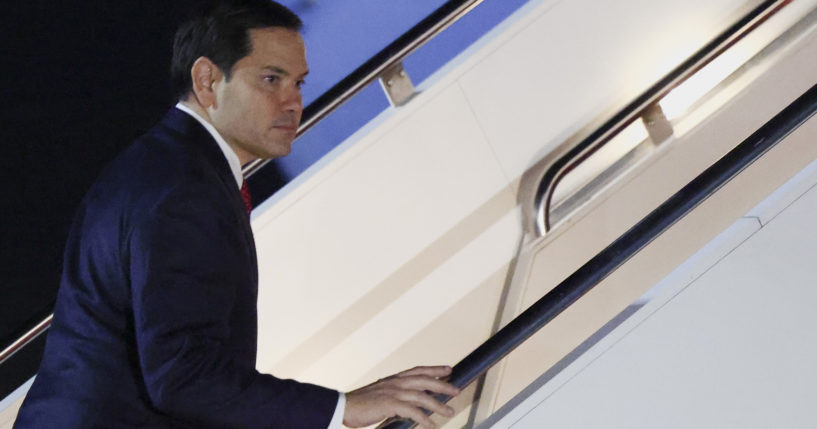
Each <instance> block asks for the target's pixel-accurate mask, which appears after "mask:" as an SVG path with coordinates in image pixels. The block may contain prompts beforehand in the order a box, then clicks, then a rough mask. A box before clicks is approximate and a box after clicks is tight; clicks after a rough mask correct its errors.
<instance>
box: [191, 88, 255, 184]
mask: <svg viewBox="0 0 817 429" xmlns="http://www.w3.org/2000/svg"><path fill="white" fill-rule="evenodd" d="M176 108H177V109H179V110H181V111H182V112H185V113H187V114H188V115H190V116H192V117H193V118H194V119H195V120H197V121H199V123H201V125H202V126H203V127H204V128H205V129H206V130H207V132H209V133H210V135H211V136H213V139H214V140H215V141H216V143H218V147H219V148H220V149H221V151H222V152H223V153H224V157H225V158H227V164H229V165H230V171H232V172H233V176H234V177H235V182H236V184H237V185H238V187H239V188H241V184H242V183H243V182H244V174H243V173H242V172H241V161H239V159H238V155H236V154H235V152H234V151H233V149H232V148H231V147H230V145H229V144H227V141H226V140H224V137H221V134H219V133H218V131H216V127H214V126H213V124H211V123H209V122H207V120H206V119H204V118H202V117H201V116H199V114H198V113H196V112H195V111H193V109H191V108H189V107H187V106H185V105H184V104H182V103H181V102H179V103H177V104H176Z"/></svg>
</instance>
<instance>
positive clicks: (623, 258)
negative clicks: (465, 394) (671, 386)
mask: <svg viewBox="0 0 817 429" xmlns="http://www.w3.org/2000/svg"><path fill="white" fill-rule="evenodd" d="M815 113H817V85H814V86H812V87H811V88H810V89H809V90H808V91H806V92H805V93H804V94H803V95H801V96H800V97H799V98H797V100H795V101H794V102H792V103H791V104H790V105H788V106H787V107H786V108H785V109H783V110H782V111H781V112H780V113H778V114H777V115H775V117H774V118H772V119H771V120H769V121H768V122H767V123H765V124H764V125H763V126H762V127H761V128H760V129H758V130H757V131H755V132H754V133H752V135H751V136H749V137H748V138H747V139H746V140H744V141H743V142H741V143H740V144H738V145H737V146H736V147H735V148H734V149H732V150H731V151H730V152H729V153H727V154H726V155H724V156H723V157H722V158H721V159H720V160H718V161H717V162H716V163H715V164H713V165H712V166H710V167H709V168H707V169H706V170H705V171H704V172H703V173H701V174H700V175H699V176H698V177H696V178H695V179H693V180H692V181H691V182H689V183H688V184H687V185H686V186H684V187H683V188H682V189H681V190H680V191H678V192H677V193H675V194H674V195H673V196H671V197H670V198H669V199H667V200H666V201H664V203H663V204H661V205H660V206H658V208H656V209H655V210H653V211H652V212H651V213H650V214H648V215H647V216H646V217H644V218H643V219H642V220H641V221H639V222H638V223H637V224H636V225H635V226H633V227H632V228H630V229H629V230H628V231H627V232H625V233H624V234H623V235H621V236H620V237H619V238H617V239H616V240H615V241H614V242H613V243H612V244H610V245H609V246H607V247H606V248H605V249H604V250H602V251H601V252H599V253H598V254H596V256H594V257H593V258H592V259H590V260H589V261H587V262H586V263H585V264H584V265H582V266H581V267H580V268H579V269H578V270H576V271H575V272H574V273H573V274H571V275H570V276H569V277H567V278H566V279H565V280H564V281H562V282H561V283H559V284H558V285H557V286H556V287H555V288H553V290H551V291H550V292H548V293H547V294H546V295H545V296H543V297H542V298H540V299H539V300H538V301H536V302H535V303H534V304H533V305H531V306H530V307H529V308H528V309H527V310H525V311H524V312H523V313H522V314H520V315H519V316H517V317H516V318H515V319H513V320H512V321H511V322H510V323H508V324H507V325H506V326H505V327H503V328H502V329H501V330H499V332H497V333H496V334H494V335H493V336H492V337H491V338H489V339H488V340H487V341H486V342H484V343H483V344H482V345H481V346H479V347H478V348H477V349H476V350H474V351H473V352H471V353H470V354H469V355H468V356H466V357H465V358H464V359H463V360H461V361H460V362H459V363H458V364H456V365H455V366H454V368H453V371H452V373H451V376H450V377H449V380H448V381H449V382H450V383H451V384H453V385H454V386H457V387H459V388H464V387H466V386H468V385H469V384H471V383H472V382H474V381H475V380H476V379H477V378H478V377H480V376H481V375H483V374H484V373H485V372H486V371H488V369H490V368H491V367H492V366H494V365H495V364H496V363H498V362H499V361H500V360H501V359H502V358H504V357H505V356H507V355H508V354H509V353H510V352H511V351H513V350H514V349H515V348H516V347H517V346H519V345H521V344H522V343H523V342H524V341H525V340H527V339H528V338H530V336H531V335H533V334H534V333H536V332H537V331H538V330H539V329H541V328H542V327H544V326H545V325H546V324H547V323H548V322H550V321H551V320H553V319H554V318H555V317H556V316H558V315H559V314H560V313H561V312H562V311H564V310H566V309H567V308H569V307H570V306H571V305H573V304H574V303H575V302H576V301H577V300H578V299H579V298H581V297H582V296H584V295H585V294H586V293H587V292H589V291H590V290H591V289H593V288H594V287H595V286H596V285H598V284H599V283H601V281H602V280H604V279H605V278H606V277H607V276H608V275H610V274H611V273H612V272H613V271H615V270H616V269H618V268H619V267H620V266H621V265H622V264H624V263H625V262H627V261H628V260H629V259H630V258H631V257H632V256H634V255H635V254H636V253H638V252H639V251H640V250H641V249H643V248H644V247H646V246H647V245H648V244H649V243H651V242H652V241H653V240H654V239H655V238H656V237H658V236H659V235H661V234H662V233H663V232H664V231H666V230H667V229H669V227H671V226H672V225H674V224H675V223H676V222H677V221H678V220H680V219H681V218H682V217H684V216H685V215H686V214H688V213H689V212H690V211H692V210H693V209H694V208H695V207H697V206H698V205H699V204H700V203H702V202H703V201H704V200H706V199H707V198H708V197H709V196H711V195H712V194H713V193H715V191H717V190H718V189H720V188H721V187H722V186H723V185H724V184H726V183H727V182H728V181H730V180H731V179H732V178H734V177H735V176H737V175H738V174H739V173H740V172H741V171H743V170H744V169H745V168H746V167H748V166H749V165H750V164H752V163H753V162H754V161H756V160H757V159H758V158H760V157H761V156H763V154H765V153H766V152H767V151H768V150H769V149H771V148H772V147H774V146H775V145H777V143H779V142H780V141H782V140H783V139H784V138H785V137H786V136H788V135H789V134H790V133H791V132H792V131H794V130H795V129H796V128H797V127H799V126H800V125H801V124H803V123H804V122H805V121H807V120H808V119H809V118H811V117H812V116H813V115H814V114H815ZM438 399H440V400H441V401H443V402H447V401H448V400H449V399H450V398H448V397H447V396H438ZM412 427H414V423H412V422H410V421H406V420H399V421H391V422H389V423H387V424H385V425H383V426H381V429H409V428H412Z"/></svg>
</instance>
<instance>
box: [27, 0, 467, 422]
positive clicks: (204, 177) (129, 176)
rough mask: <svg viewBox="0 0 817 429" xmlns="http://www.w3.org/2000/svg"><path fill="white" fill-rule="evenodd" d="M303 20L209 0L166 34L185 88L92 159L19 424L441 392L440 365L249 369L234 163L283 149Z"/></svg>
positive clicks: (342, 407)
mask: <svg viewBox="0 0 817 429" xmlns="http://www.w3.org/2000/svg"><path fill="white" fill-rule="evenodd" d="M300 25H301V23H300V20H299V19H298V18H297V16H295V15H294V14H292V12H290V11H289V10H287V9H286V8H284V7H283V6H281V5H279V4H277V3H274V2H271V1H269V0H230V1H226V2H221V3H216V4H214V5H212V6H209V7H206V8H203V9H202V11H201V13H200V14H198V15H197V16H196V17H194V18H193V19H191V21H190V22H188V23H186V24H185V25H183V26H182V27H181V28H180V29H179V31H178V32H177V34H176V39H175V42H174V53H173V65H172V72H171V74H172V78H173V82H174V85H175V86H176V88H177V95H178V96H179V99H180V102H179V104H177V105H176V107H175V108H173V109H171V110H170V112H168V114H167V115H166V117H165V118H164V119H163V120H162V121H161V122H160V123H159V124H158V125H157V126H156V127H154V128H153V129H152V130H150V131H149V132H148V133H147V134H146V135H144V136H143V137H141V138H140V139H138V140H137V141H136V142H135V143H134V144H133V145H132V146H131V147H130V148H128V149H127V150H126V151H125V152H124V153H123V154H122V155H120V156H119V157H118V158H117V159H116V160H115V161H114V162H113V163H112V164H111V165H109V166H108V167H107V168H106V170H105V171H104V172H103V173H102V175H101V176H100V178H99V179H98V180H97V182H96V183H95V184H94V185H93V186H92V188H91V189H90V190H89V192H88V194H87V195H86V197H85V199H84V200H83V203H82V205H81V207H80V210H79V212H78V214H77V216H76V218H75V221H74V225H73V227H72V232H71V234H70V236H69V240H68V244H67V248H66V253H65V267H64V273H63V278H62V282H61V285H60V291H59V294H58V298H57V306H56V309H55V315H54V321H53V324H52V326H51V329H50V332H49V337H48V341H47V346H46V351H45V356H44V358H43V361H42V364H41V368H40V371H39V373H38V375H37V377H36V379H35V382H34V385H33V386H32V388H31V390H30V391H29V394H28V396H27V398H26V400H25V402H24V404H23V406H22V408H21V410H20V412H19V415H18V418H17V421H16V423H15V426H14V427H15V428H52V427H53V428H137V427H138V428H188V427H189V428H206V427H213V428H326V427H339V426H340V424H341V422H343V423H344V424H346V425H347V426H351V427H362V426H367V425H371V424H374V423H377V422H378V421H380V420H383V419H385V418H387V417H391V416H403V417H408V418H411V419H413V420H415V421H417V422H418V423H420V424H421V425H422V426H423V427H433V426H434V425H433V423H432V422H431V421H430V419H429V418H428V417H427V416H426V415H425V414H423V413H422V411H421V410H420V408H419V407H423V408H426V409H429V410H432V411H434V412H437V413H441V414H443V415H448V416H450V415H453V410H452V409H451V408H450V407H448V406H446V405H443V404H440V403H439V402H437V401H435V400H434V399H433V398H432V397H431V396H429V395H428V394H427V393H426V391H431V392H438V393H444V394H447V395H456V394H458V393H459V392H458V390H457V389H456V388H454V387H453V386H451V385H449V384H447V383H445V382H443V381H441V380H440V378H441V377H445V376H446V375H448V374H449V372H450V369H449V368H446V367H418V368H415V369H413V370H409V371H406V372H403V373H400V374H397V375H395V376H393V377H389V378H386V379H383V380H381V381H378V382H376V383H374V384H372V385H369V386H366V387H364V388H361V389H358V390H356V391H353V392H349V393H346V394H340V393H339V392H335V391H332V390H329V389H326V388H323V387H319V386H314V385H309V384H303V383H298V382H295V381H292V380H280V379H277V378H274V377H273V376H271V375H267V374H260V373H258V372H257V371H256V370H255V368H254V366H255V358H256V356H255V353H256V335H257V322H256V298H257V267H256V255H255V247H254V243H253V238H252V231H251V229H250V225H249V218H248V210H249V199H248V195H247V193H246V192H245V191H244V190H245V188H243V187H242V185H244V182H243V178H242V177H241V165H243V164H246V163H247V162H249V161H252V160H253V159H257V158H271V157H277V156H283V155H286V154H287V153H289V151H290V145H291V143H292V140H293V139H294V138H295V133H296V130H297V126H298V123H299V121H300V117H301V111H302V107H303V106H302V103H301V94H300V86H301V84H302V83H303V80H304V77H305V76H306V74H307V71H308V70H307V65H306V59H305V55H304V46H303V41H302V39H301V36H300V34H299V33H298V30H299V27H300Z"/></svg>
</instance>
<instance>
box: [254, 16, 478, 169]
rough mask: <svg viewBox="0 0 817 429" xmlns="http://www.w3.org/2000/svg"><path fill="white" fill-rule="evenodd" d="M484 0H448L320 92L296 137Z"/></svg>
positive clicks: (258, 166) (257, 166) (262, 163)
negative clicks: (327, 88)
mask: <svg viewBox="0 0 817 429" xmlns="http://www.w3.org/2000/svg"><path fill="white" fill-rule="evenodd" d="M482 1H483V0H450V1H448V2H446V3H445V4H443V5H442V6H440V7H439V8H437V10H435V11H434V12H432V13H431V14H430V15H428V16H427V17H426V18H424V19H423V20H422V21H420V22H419V23H418V24H417V25H415V26H414V27H412V28H411V29H410V30H408V31H407V32H405V33H404V34H403V35H402V36H400V37H398V38H397V39H395V40H394V42H392V43H390V44H389V45H388V46H386V47H385V48H383V49H382V50H381V51H380V52H378V53H377V54H375V55H374V56H373V57H372V58H371V59H369V60H368V61H366V62H365V63H363V65H361V66H360V67H358V68H357V69H355V71H353V72H352V73H351V74H349V75H348V76H346V77H345V78H344V79H343V80H341V81H340V82H338V83H337V84H336V85H335V86H333V87H332V88H330V89H329V90H328V91H326V92H325V93H323V94H322V95H321V96H320V97H318V98H317V99H315V101H313V102H312V103H310V104H309V106H307V107H306V108H305V109H304V113H303V118H302V120H301V124H300V126H299V127H298V136H301V135H303V134H304V133H306V132H307V131H308V130H309V129H310V128H312V127H313V126H315V125H316V124H317V123H318V122H320V121H321V120H322V119H324V118H325V117H327V116H329V114H330V113H332V112H333V111H334V110H335V109H337V108H338V107H340V106H341V105H342V104H343V103H345V102H346V101H348V100H349V99H350V98H352V97H353V96H354V95H355V94H357V93H358V92H360V91H361V90H363V88H365V87H366V86H368V85H369V84H370V83H372V82H374V81H375V80H377V78H378V77H379V76H380V75H381V74H383V72H385V71H386V70H388V69H390V68H391V67H393V66H395V65H397V64H399V63H400V62H401V61H403V59H405V58H406V57H407V56H408V55H409V54H411V53H412V52H414V51H415V50H417V48H419V47H421V46H423V45H424V44H425V43H426V42H428V41H429V40H431V39H432V38H434V36H436V35H437V34H439V33H440V32H442V31H443V30H445V29H446V28H448V27H449V26H450V25H451V24H453V23H454V22H456V21H457V20H458V19H460V18H461V17H462V16H464V15H465V14H467V13H468V12H469V11H470V10H471V9H473V8H475V7H476V6H477V5H479V4H480V3H482ZM269 162H270V160H269V159H267V160H261V159H258V160H255V161H253V162H251V163H249V164H247V165H246V166H245V167H244V170H243V172H244V177H250V176H252V175H253V174H255V173H256V172H258V170H259V169H261V168H262V167H263V166H265V165H267V163H269Z"/></svg>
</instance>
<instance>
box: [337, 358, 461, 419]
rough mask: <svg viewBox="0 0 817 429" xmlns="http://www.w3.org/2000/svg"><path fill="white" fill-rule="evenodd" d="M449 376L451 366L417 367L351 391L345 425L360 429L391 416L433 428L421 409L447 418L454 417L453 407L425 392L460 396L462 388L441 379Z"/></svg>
mask: <svg viewBox="0 0 817 429" xmlns="http://www.w3.org/2000/svg"><path fill="white" fill-rule="evenodd" d="M449 374H451V367H448V366H418V367H416V368H413V369H410V370H408V371H403V372H401V373H399V374H395V375H392V376H391V377H387V378H384V379H382V380H378V381H376V382H374V383H372V384H370V385H368V386H366V387H361V388H360V389H357V390H355V391H352V392H349V393H347V394H346V409H345V410H344V414H343V424H344V425H346V426H348V427H353V428H358V427H364V426H369V425H372V424H375V423H377V422H380V421H382V420H384V419H387V418H389V417H403V418H409V419H411V420H414V422H415V423H417V424H418V425H420V426H421V427H423V428H425V429H434V428H435V427H436V425H435V424H434V422H432V421H431V418H429V417H428V416H427V415H426V414H425V413H424V412H423V410H421V409H420V407H423V408H425V409H427V410H429V411H432V412H435V413H438V414H441V415H443V416H447V417H452V416H453V415H454V409H453V408H451V407H449V406H448V405H445V404H443V403H440V402H439V401H437V400H436V399H434V398H433V397H432V396H431V395H430V394H429V393H426V391H430V392H433V393H442V394H445V395H449V396H457V395H459V394H460V389H457V388H456V387H454V386H452V385H450V384H448V383H446V382H444V381H442V380H440V379H439V378H440V377H445V376H448V375H449Z"/></svg>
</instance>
